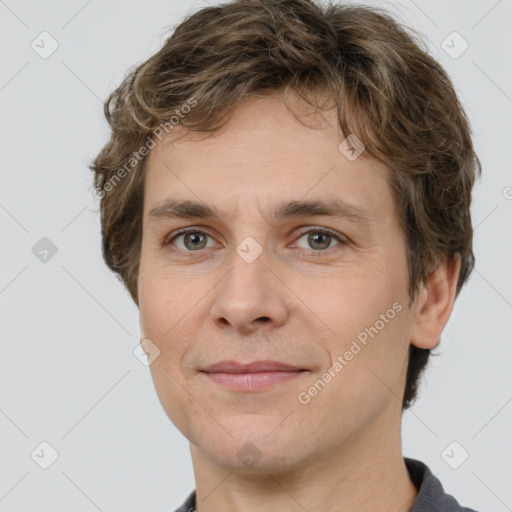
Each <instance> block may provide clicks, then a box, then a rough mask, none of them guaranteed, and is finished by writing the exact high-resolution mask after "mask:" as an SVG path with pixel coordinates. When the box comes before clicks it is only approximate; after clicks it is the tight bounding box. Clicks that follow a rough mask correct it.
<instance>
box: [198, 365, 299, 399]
mask: <svg viewBox="0 0 512 512" xmlns="http://www.w3.org/2000/svg"><path fill="white" fill-rule="evenodd" d="M201 371H202V372H203V373H205V374H206V375H207V377H209V378H210V379H211V380H213V381H214V382H216V383H217V384H220V385H221V386H223V387H224V388H227V389H230V390H232V391H245V392H247V391H259V390H260V389H264V388H268V387H270V386H273V385H274V384H279V383H282V382H286V381H289V380H291V379H294V378H296V377H297V376H299V375H302V374H304V373H307V372H308V370H306V369H304V368H299V367H297V366H293V365H290V364H286V363H281V362H279V361H253V362H251V363H239V362H237V361H233V360H229V361H220V362H218V363H215V364H212V365H210V366H207V367H206V368H204V369H203V370H201Z"/></svg>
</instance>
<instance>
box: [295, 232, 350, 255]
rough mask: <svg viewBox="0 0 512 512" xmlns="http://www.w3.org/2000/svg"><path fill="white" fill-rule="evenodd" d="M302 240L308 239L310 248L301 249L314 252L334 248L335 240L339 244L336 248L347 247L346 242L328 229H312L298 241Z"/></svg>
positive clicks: (304, 233)
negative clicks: (333, 242)
mask: <svg viewBox="0 0 512 512" xmlns="http://www.w3.org/2000/svg"><path fill="white" fill-rule="evenodd" d="M302 238H305V239H306V244H307V245H309V247H301V249H313V251H317V252H318V251H324V250H326V249H331V248H332V247H333V246H332V245H331V242H332V241H333V240H335V241H337V242H338V243H337V244H335V246H337V245H347V242H346V241H345V240H343V239H342V238H341V237H339V236H338V235H337V234H335V233H334V232H332V231H330V230H326V229H310V230H308V231H306V232H303V234H302V236H300V237H299V238H298V239H297V242H298V241H299V240H301V239H302ZM335 246H334V247H335ZM299 247H300V246H299Z"/></svg>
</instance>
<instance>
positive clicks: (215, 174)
mask: <svg viewBox="0 0 512 512" xmlns="http://www.w3.org/2000/svg"><path fill="white" fill-rule="evenodd" d="M292 108H293V109H294V112H296V113H297V114H298V115H300V116H302V119H303V121H304V122H305V123H306V124H307V126H305V125H304V124H302V123H301V122H299V121H298V120H297V119H295V117H293V115H292V114H290V113H289V112H288V110H287V108H286V105H285V104H284V102H283V100H282V98H281V97H276V96H274V97H267V98H258V99H253V100H250V101H247V102H246V103H245V104H244V105H242V106H240V107H238V108H237V109H236V110H235V111H234V113H233V115H232V116H231V118H230V119H229V122H228V123H227V124H226V125H225V126H224V128H223V129H222V130H220V131H218V132H214V133H201V132H190V131H187V130H186V129H184V128H183V127H176V128H175V129H174V130H173V131H171V132H170V133H169V134H168V135H166V136H165V137H164V138H163V140H162V141H160V142H157V145H156V147H155V148H154V149H153V150H152V151H151V152H150V154H149V156H148V161H147V165H146V178H145V180H146V183H145V200H144V206H145V207H144V210H145V216H147V215H148V214H149V212H150V210H152V209H154V208H155V206H157V205H162V204H163V203H164V202H165V201H167V200H169V199H173V200H181V201H184V200H188V201H193V202H196V203H204V204H206V205H208V207H209V208H210V209H216V210H217V211H219V210H222V211H224V212H226V214H228V213H229V214H231V215H236V211H237V210H239V209H240V208H245V209H250V208H251V207H255V208H256V207H257V208H258V209H259V210H258V211H260V212H261V209H262V208H263V210H266V211H270V210H272V209H273V210H274V211H275V210H276V208H278V207H282V206H283V204H284V202H285V201H288V202H293V201H299V200H319V199H321V198H322V197H327V196H329V198H330V199H332V200H337V199H338V200H340V201H343V202H345V203H346V204H351V205H353V206H354V207H355V208H356V209H357V208H359V209H360V210H361V211H364V212H367V213H368V214H369V215H370V216H372V217H374V218H378V217H379V216H382V215H392V214H393V205H392V197H391V190H390V187H389V184H388V179H389V172H390V171H389V169H388V168H387V166H386V165H384V164H383V163H382V162H379V161H378V160H376V159H374V158H371V157H369V156H368V155H366V154H365V153H364V152H363V154H362V155H361V156H359V157H358V158H356V159H354V160H351V159H349V158H347V154H346V152H345V150H346V147H345V146H344V145H342V149H341V150H340V143H342V142H343V141H344V139H345V138H346V137H345V136H344V135H343V134H342V133H341V131H340V130H339V127H338V122H337V117H336V112H335V111H334V110H333V111H329V112H327V113H326V112H324V113H323V114H322V115H320V114H318V113H317V112H315V111H313V110H311V108H304V107H302V106H300V104H298V105H297V103H292Z"/></svg>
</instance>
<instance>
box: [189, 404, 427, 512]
mask: <svg viewBox="0 0 512 512" xmlns="http://www.w3.org/2000/svg"><path fill="white" fill-rule="evenodd" d="M393 414H394V413H393ZM395 417H396V416H395ZM382 420H383V422H382V423H381V422H379V424H375V423H374V424H373V425H372V426H371V427H369V428H367V429H365V430H363V431H361V432H357V434H353V435H351V436H350V437H349V438H345V439H344V440H343V442H342V443H340V445H338V446H337V447H334V448H333V447H331V448H330V449H329V452H328V453H321V454H319V453H316V454H315V457H316V458H315V459H314V460H301V461H299V462H298V463H297V465H296V466H295V467H294V468H293V470H286V471H282V470H280V468H279V465H278V464H274V465H268V466H266V467H264V468H263V467H262V468H261V469H260V470H259V471H258V472H256V471H254V469H253V470H252V471H240V470H239V469H237V468H229V467H222V466H219V465H218V464H216V463H214V462H213V461H212V460H211V459H209V458H207V457H206V455H205V454H204V452H202V451H201V449H200V448H199V447H198V446H196V445H193V444H190V450H191V455H192V462H193V466H194V475H195V481H196V509H197V511H198V512H216V511H219V510H222V511H223V512H235V511H241V510H243V511H244V512H256V511H258V512H260V511H261V510H262V506H266V507H268V510H280V511H281V512H299V511H301V512H302V511H304V510H307V511H308V512H315V511H320V510H330V511H333V512H335V511H343V512H356V511H357V512H364V511H368V512H369V511H372V512H375V511H387V510H394V511H397V512H398V511H400V512H407V511H409V510H410V509H411V507H412V506H413V503H414V500H415V499H416V497H417V495H418V491H417V489H416V487H415V486H414V484H413V483H412V482H411V480H410V478H409V473H408V471H407V467H406V465H405V462H404V459H403V456H402V449H401V433H400V418H399V420H398V421H395V422H394V423H393V428H392V429H390V428H389V425H390V423H389V418H388V419H387V421H386V418H382ZM383 425H386V428H383V427H382V426H383ZM383 432H384V433H385V434H383Z"/></svg>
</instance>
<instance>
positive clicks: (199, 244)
mask: <svg viewBox="0 0 512 512" xmlns="http://www.w3.org/2000/svg"><path fill="white" fill-rule="evenodd" d="M207 238H210V235H208V233H205V232H204V231H198V230H197V229H187V230H185V229H184V230H181V231H178V233H177V234H175V235H174V236H173V237H172V238H169V239H167V240H166V241H165V242H164V246H165V245H169V244H171V243H175V245H176V246H177V248H178V249H180V250H182V251H186V252H193V251H197V250H200V249H205V248H209V247H212V245H210V246H207ZM180 239H182V240H180ZM177 242H179V243H177Z"/></svg>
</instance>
